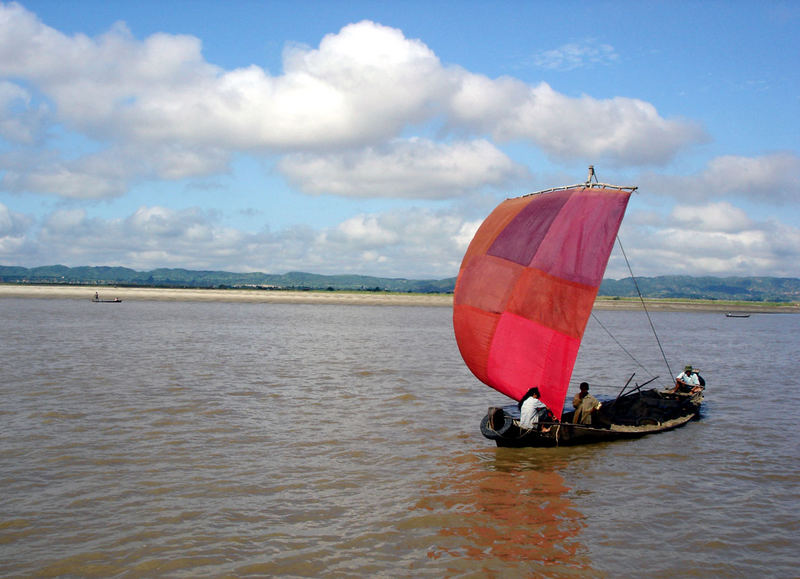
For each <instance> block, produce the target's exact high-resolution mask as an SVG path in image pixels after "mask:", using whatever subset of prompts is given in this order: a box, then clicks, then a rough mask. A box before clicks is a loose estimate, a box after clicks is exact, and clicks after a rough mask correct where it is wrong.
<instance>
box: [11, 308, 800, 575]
mask: <svg viewBox="0 0 800 579" xmlns="http://www.w3.org/2000/svg"><path fill="white" fill-rule="evenodd" d="M596 316H597V318H596V319H591V320H590V321H589V325H588V327H587V332H586V337H585V340H584V344H583V345H582V347H581V351H580V354H579V357H578V361H577V364H576V370H575V373H574V378H573V380H574V383H573V384H572V385H571V388H570V396H571V395H572V394H573V393H574V392H575V391H576V390H577V383H578V382H580V381H582V380H587V381H589V382H590V383H591V384H592V391H593V393H595V394H596V395H598V397H601V398H602V397H613V396H615V395H616V394H617V392H618V391H619V389H620V388H621V387H622V385H623V384H624V383H625V381H626V380H627V378H628V377H629V376H630V374H631V373H633V372H636V373H637V374H636V377H635V378H634V381H639V380H641V381H644V380H646V379H647V378H646V377H645V376H646V374H645V372H644V370H642V369H641V368H639V367H638V366H637V365H636V364H635V363H634V362H633V361H632V360H631V358H629V357H628V356H627V355H626V354H625V352H622V351H621V350H620V348H619V346H618V345H617V344H616V343H615V342H614V341H613V340H611V339H610V338H609V337H608V336H607V334H606V333H605V332H604V331H603V329H602V327H606V328H608V329H609V330H611V331H612V333H613V334H614V335H615V336H616V338H617V340H619V342H620V343H622V344H623V345H624V346H625V347H626V348H627V349H628V351H629V352H630V353H631V354H632V355H633V356H634V357H635V358H636V359H637V360H638V362H639V363H640V364H641V365H642V366H644V367H647V368H649V369H650V370H651V371H652V372H653V373H655V374H660V375H661V376H662V377H663V379H662V381H661V382H660V384H661V385H664V384H666V383H667V382H669V378H668V375H669V373H670V372H671V373H672V374H673V375H674V374H677V373H678V372H679V371H680V370H681V369H682V367H683V365H684V364H685V363H692V364H694V365H696V366H699V367H701V368H702V374H703V376H704V377H705V379H706V380H707V383H708V387H707V390H706V402H705V403H704V407H703V416H702V418H701V419H700V420H698V421H695V422H692V423H690V424H688V425H687V426H686V427H684V428H681V429H678V430H675V431H673V432H669V433H664V434H660V435H655V436H650V437H646V438H643V439H639V440H634V441H623V442H615V443H606V444H600V445H595V446H586V447H578V448H556V449H516V450H512V449H498V448H496V447H495V446H494V445H493V443H492V442H491V441H489V440H486V439H484V438H483V437H482V436H481V434H480V430H479V422H480V419H481V417H482V416H483V414H484V413H485V411H486V407H487V406H489V405H495V404H506V403H509V402H510V400H508V399H507V398H505V397H504V396H502V395H500V394H498V393H496V392H494V391H493V390H491V389H489V388H487V387H485V386H483V385H482V384H480V383H479V382H478V381H477V380H476V379H474V378H473V377H472V375H471V374H470V373H469V372H468V370H466V368H465V366H464V364H463V362H462V361H461V358H460V356H459V353H458V349H457V347H456V344H455V340H454V338H453V333H452V325H451V310H450V309H449V308H447V307H394V306H359V305H292V304H254V303H192V302H156V301H126V302H123V303H121V304H94V303H91V302H90V301H89V300H88V299H85V300H75V299H18V298H5V299H0V322H1V323H2V333H1V334H0V336H1V337H0V362H1V363H2V370H1V373H0V397H1V398H0V399H1V400H2V406H1V407H0V576H3V577H265V576H283V577H641V576H648V577H675V576H680V577H708V576H715V577H752V576H768V577H797V576H798V571H797V569H798V564H800V555H799V553H800V551H798V548H797V539H798V537H800V491H798V489H800V452H798V451H800V448H799V447H798V437H797V433H798V427H797V423H796V420H797V419H796V417H795V413H794V410H795V409H796V408H798V405H800V388H798V386H800V384H799V383H798V366H797V336H798V335H800V316H798V315H783V314H773V315H769V314H765V315H753V316H752V317H750V318H740V319H735V318H725V316H724V315H722V314H719V313H714V314H710V313H709V314H704V313H668V312H657V313H653V314H652V318H653V323H654V325H655V327H656V329H657V330H658V332H659V337H660V340H661V344H662V346H663V348H664V351H665V353H666V355H667V358H668V360H669V361H670V365H671V368H670V369H669V371H668V370H667V368H666V365H665V363H664V362H663V360H662V359H661V355H660V353H659V351H658V346H657V344H656V343H655V342H654V340H653V338H652V334H651V333H650V328H649V325H648V323H647V320H646V318H645V317H644V314H642V313H641V312H624V311H623V312H619V311H613V312H612V311H599V312H596Z"/></svg>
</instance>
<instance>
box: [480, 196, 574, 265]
mask: <svg viewBox="0 0 800 579" xmlns="http://www.w3.org/2000/svg"><path fill="white" fill-rule="evenodd" d="M567 199H569V192H568V191H557V192H553V193H545V194H537V195H531V198H530V202H529V203H528V205H527V206H526V207H525V208H524V209H523V210H522V211H520V212H519V213H518V214H517V216H516V217H515V218H514V219H513V220H512V221H511V223H509V224H508V225H507V226H506V228H505V229H504V230H503V231H502V232H500V234H499V235H498V236H497V238H496V239H495V241H494V243H493V244H492V246H491V247H490V248H489V251H487V252H486V253H487V254H488V255H493V256H495V257H502V258H503V259H507V260H509V261H513V262H514V263H518V264H520V265H528V264H529V263H530V262H531V260H532V259H533V256H534V255H535V254H536V250H538V249H539V244H540V243H541V242H542V240H543V239H544V237H545V235H547V231H548V229H550V225H551V224H552V223H553V220H554V219H555V218H556V216H557V215H558V212H559V211H561V208H562V207H563V206H564V204H565V203H566V202H567Z"/></svg>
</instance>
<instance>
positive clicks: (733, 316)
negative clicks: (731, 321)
mask: <svg viewBox="0 0 800 579" xmlns="http://www.w3.org/2000/svg"><path fill="white" fill-rule="evenodd" d="M725 317H726V318H749V317H750V314H733V313H731V312H728V313H727V314H725Z"/></svg>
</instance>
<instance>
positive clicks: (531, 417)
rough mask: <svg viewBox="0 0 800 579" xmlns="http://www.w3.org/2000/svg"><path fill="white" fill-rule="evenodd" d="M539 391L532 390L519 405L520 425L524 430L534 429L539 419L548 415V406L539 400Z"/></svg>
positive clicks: (536, 389)
mask: <svg viewBox="0 0 800 579" xmlns="http://www.w3.org/2000/svg"><path fill="white" fill-rule="evenodd" d="M539 396H540V394H539V389H538V388H531V389H530V390H528V391H527V392H526V393H525V396H523V397H522V399H520V401H519V404H518V405H517V406H518V407H519V425H520V426H521V427H522V428H534V427H535V426H536V425H537V424H538V423H539V419H540V418H541V417H543V416H544V415H545V414H547V406H546V405H545V403H544V402H542V401H541V400H539Z"/></svg>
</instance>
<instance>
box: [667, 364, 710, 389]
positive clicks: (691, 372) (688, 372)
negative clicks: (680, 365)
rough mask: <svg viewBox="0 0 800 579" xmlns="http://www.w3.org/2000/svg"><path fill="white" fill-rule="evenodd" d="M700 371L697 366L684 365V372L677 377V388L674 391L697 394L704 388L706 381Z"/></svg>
mask: <svg viewBox="0 0 800 579" xmlns="http://www.w3.org/2000/svg"><path fill="white" fill-rule="evenodd" d="M698 372H699V370H698V369H697V368H692V367H691V366H689V365H687V366H686V367H684V369H683V372H681V373H680V374H678V376H677V377H676V378H675V388H674V389H673V390H672V391H673V392H676V393H678V392H680V393H684V394H696V393H697V392H700V391H701V390H703V386H705V382H706V381H705V380H703V378H702V377H701V376H700V374H699V373H698Z"/></svg>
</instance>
